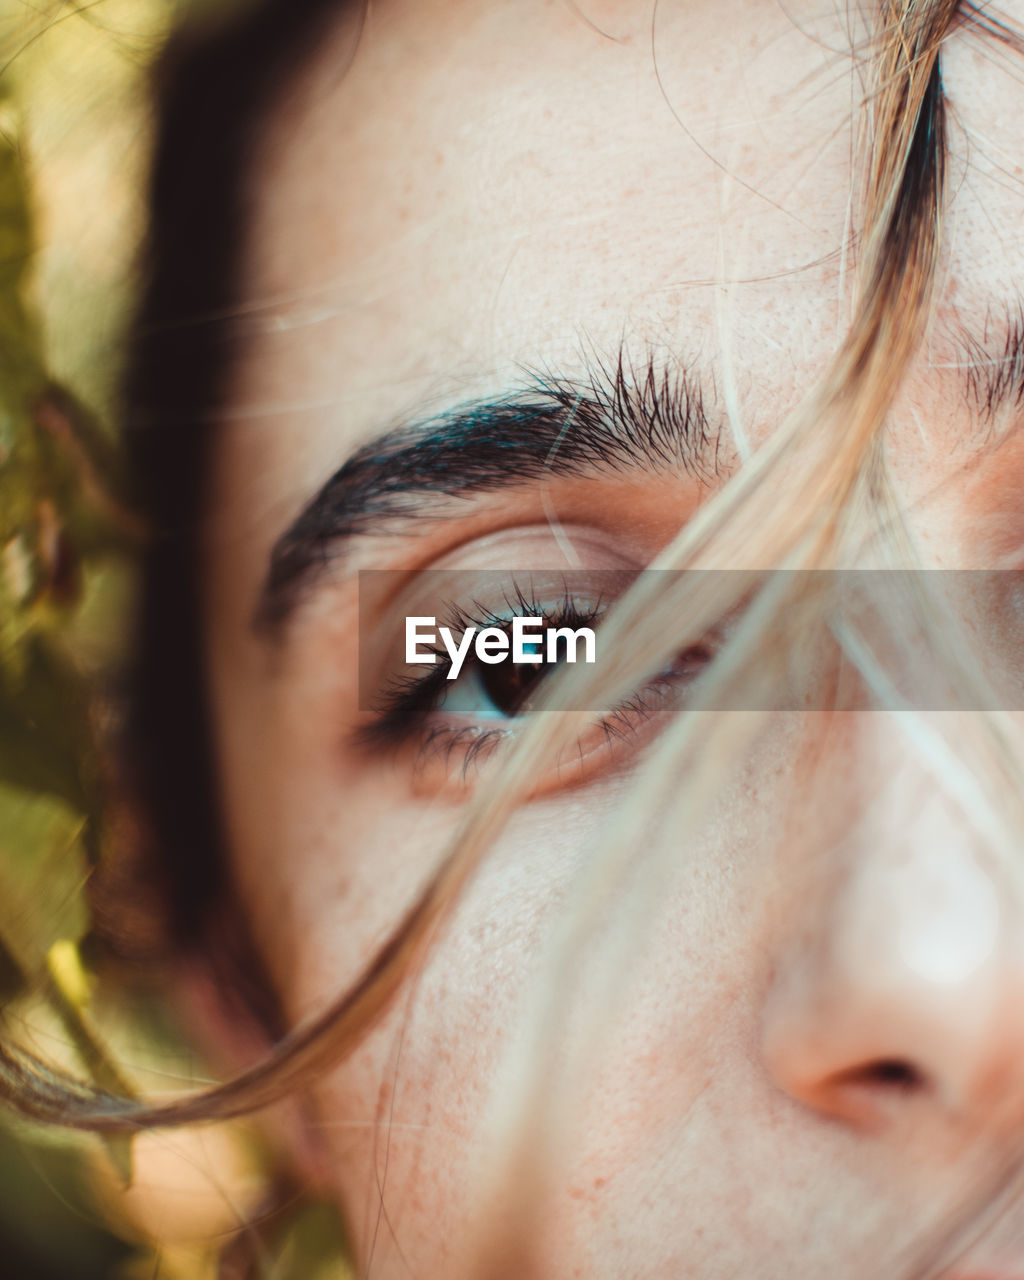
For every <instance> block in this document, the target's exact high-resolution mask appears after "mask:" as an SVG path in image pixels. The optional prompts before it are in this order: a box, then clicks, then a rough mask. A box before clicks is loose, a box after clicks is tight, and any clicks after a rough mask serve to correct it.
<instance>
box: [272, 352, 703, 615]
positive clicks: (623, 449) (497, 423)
mask: <svg viewBox="0 0 1024 1280" xmlns="http://www.w3.org/2000/svg"><path fill="white" fill-rule="evenodd" d="M718 442H719V433H718V431H717V430H715V431H713V430H712V429H711V427H710V425H709V420H708V415H707V412H706V409H705V397H704V394H703V391H702V389H701V386H700V384H699V382H698V381H697V380H696V378H695V376H694V375H693V374H692V372H691V371H690V370H689V369H686V368H683V367H679V366H673V367H665V368H661V369H659V368H658V367H657V366H656V364H655V363H654V361H653V360H649V361H648V363H647V364H646V365H645V366H644V367H643V369H642V371H641V373H640V375H639V376H638V374H637V370H636V369H635V367H634V366H633V365H632V364H630V362H629V361H628V360H627V358H626V357H625V355H624V354H621V353H620V356H619V359H618V361H617V363H615V364H614V365H611V366H608V365H605V364H603V363H601V362H600V361H595V362H594V363H593V364H592V367H591V368H589V369H588V372H587V375H586V377H585V378H584V379H583V380H582V381H578V380H573V379H568V378H561V377H555V376H549V375H541V374H532V375H530V377H529V381H528V384H527V385H526V386H525V387H523V388H522V389H521V390H519V391H516V392H513V393H511V394H509V395H507V396H504V397H501V398H499V399H496V400H481V401H473V402H470V403H468V404H464V405H462V406H459V407H456V408H455V409H453V410H451V411H450V412H447V413H443V414H439V415H437V416H434V417H430V418H427V419H426V420H424V421H420V422H417V423H412V424H409V425H405V426H400V427H397V428H395V429H393V430H391V431H388V432H386V433H385V434H384V435H382V436H380V437H378V438H377V439H376V440H374V441H372V442H371V443H370V444H368V445H366V446H365V447H364V448H362V449H360V450H359V451H358V452H357V453H356V454H354V455H353V456H352V457H351V458H350V459H349V460H348V461H347V462H346V463H345V464H344V466H342V467H341V468H340V469H339V470H338V471H336V472H335V473H334V475H332V476H331V477H330V479H329V480H328V481H327V482H326V483H325V484H324V485H323V486H322V488H321V489H320V490H319V492H318V493H317V494H316V495H315V496H314V497H313V499H312V500H311V501H310V502H309V503H308V504H307V506H306V507H305V508H304V509H303V511H302V512H301V513H300V514H299V516H298V517H297V518H296V519H295V520H294V521H293V522H292V523H291V524H290V525H289V526H288V528H287V529H286V530H285V531H284V533H283V534H282V535H281V536H280V537H279V538H278V539H277V541H276V542H275V543H274V546H273V549H272V551H271V555H270V565H269V569H268V572H267V576H266V579H265V582H264V585H263V590H262V592H261V596H260V600H259V604H258V607H257V610H256V614H255V617H254V625H255V627H256V628H257V630H259V631H269V632H278V631H279V630H280V629H281V628H282V627H283V626H284V625H285V623H286V622H287V621H288V619H289V617H290V616H291V615H292V614H293V612H294V610H295V608H296V607H297V605H298V603H299V601H300V600H301V599H302V597H303V595H304V594H305V592H306V591H307V590H308V589H309V587H310V584H311V583H312V582H313V580H314V579H315V577H316V576H317V573H318V572H319V571H320V570H322V569H323V568H324V567H325V566H326V565H327V564H329V563H330V561H331V558H332V553H333V552H334V551H335V550H336V548H337V546H338V544H339V542H341V540H343V539H345V538H349V537H352V536H354V535H358V534H365V533H381V532H390V531H391V529H392V528H393V527H394V526H395V524H396V523H397V524H399V525H401V524H403V523H405V522H408V521H409V520H411V519H414V518H416V517H418V516H422V515H424V514H428V513H429V514H432V515H433V514H437V512H436V510H434V509H432V506H433V504H436V502H437V500H438V499H440V500H442V502H443V501H444V500H450V499H465V498H471V497H475V496H477V495H479V494H483V493H488V492H494V491H496V490H499V489H505V488H511V487H514V486H516V485H520V484H526V483H529V482H530V481H532V480H536V479H538V478H539V477H541V476H542V475H551V476H576V475H588V474H600V473H608V472H622V471H626V470H636V469H647V470H658V471H665V470H671V469H676V470H682V471H683V472H684V473H686V474H689V475H690V476H692V477H693V478H695V479H697V480H698V481H699V482H701V483H704V484H708V483H710V482H711V481H712V480H713V479H714V478H715V476H717V474H718ZM425 498H427V499H431V500H432V501H431V502H427V503H425V502H424V501H423V500H424V499H425Z"/></svg>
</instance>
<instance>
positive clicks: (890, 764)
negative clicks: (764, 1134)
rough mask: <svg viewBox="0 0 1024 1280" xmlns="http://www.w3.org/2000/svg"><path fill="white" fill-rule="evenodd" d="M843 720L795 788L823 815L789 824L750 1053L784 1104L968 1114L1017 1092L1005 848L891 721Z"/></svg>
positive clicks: (872, 1113) (883, 1113)
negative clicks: (758, 1049) (795, 856)
mask: <svg viewBox="0 0 1024 1280" xmlns="http://www.w3.org/2000/svg"><path fill="white" fill-rule="evenodd" d="M898 714H899V713H893V715H894V716H897V717H898ZM851 715H853V716H856V717H857V720H858V727H857V728H856V730H854V731H853V732H852V733H849V732H848V733H847V734H846V735H845V739H846V740H845V742H844V745H843V747H842V749H841V750H838V751H833V752H832V753H831V754H828V758H827V763H826V764H825V765H824V766H823V767H822V768H820V769H819V770H818V772H817V776H816V779H815V782H814V784H813V787H812V788H811V791H812V792H813V794H814V795H815V810H814V811H815V812H816V813H821V812H823V811H827V810H831V818H830V822H829V825H828V826H823V825H822V823H821V822H820V820H819V821H817V822H810V821H808V822H807V823H806V824H805V828H804V831H803V834H802V836H801V841H802V845H803V847H802V850H801V854H800V864H801V867H802V869H803V874H800V875H798V876H796V877H792V881H793V883H792V891H791V892H790V893H789V894H788V895H787V900H788V906H787V909H786V910H785V911H784V912H783V913H782V915H781V916H780V917H779V918H780V921H781V920H783V919H785V920H786V923H785V925H784V926H782V927H780V936H779V938H778V942H777V952H776V955H777V963H776V965H775V968H774V973H773V976H772V979H771V984H770V988H769V990H768V993H767V998H766V1003H765V1006H764V1024H763V1054H764V1060H765V1062H766V1064H767V1066H768V1068H769V1070H770V1071H771V1072H772V1074H773V1075H774V1077H775V1080H776V1081H777V1083H778V1084H779V1085H780V1086H781V1087H782V1088H783V1089H784V1090H785V1091H786V1092H787V1093H789V1094H790V1095H791V1096H792V1097H793V1098H795V1099H797V1100H798V1101H800V1102H801V1103H803V1104H805V1105H806V1106H808V1107H811V1108H813V1109H814V1110H816V1111H818V1112H820V1113H822V1114H824V1115H829V1116H833V1117H836V1118H839V1119H841V1120H844V1121H846V1122H848V1123H850V1124H852V1125H855V1126H858V1127H863V1128H869V1129H877V1128H879V1127H885V1126H887V1125H892V1124H896V1123H898V1122H899V1121H900V1120H901V1119H903V1118H904V1117H906V1116H907V1115H908V1114H909V1113H910V1111H911V1104H914V1108H913V1109H914V1114H917V1115H920V1114H922V1112H921V1107H922V1105H923V1106H924V1107H925V1111H926V1113H927V1114H928V1115H929V1116H931V1117H932V1118H933V1119H938V1118H939V1117H941V1118H942V1119H943V1120H944V1121H947V1122H948V1121H963V1120H964V1119H966V1118H968V1117H973V1118H975V1119H976V1120H978V1121H979V1122H982V1123H984V1121H985V1120H986V1118H987V1119H992V1117H993V1116H994V1113H995V1112H996V1110H997V1109H1000V1108H1005V1107H1006V1106H1007V1105H1009V1104H1010V1103H1011V1101H1014V1100H1016V1102H1017V1103H1019V1102H1020V1099H1021V1094H1022V1092H1024V910H1022V907H1021V896H1020V893H1019V888H1018V879H1017V876H1016V875H1015V874H1014V871H1015V868H1014V867H1013V865H1012V863H1013V859H1012V855H1007V853H1006V851H1005V850H1004V851H1000V850H999V849H997V848H994V847H993V839H992V836H991V833H990V829H988V828H985V827H984V826H982V825H980V824H978V823H977V822H976V821H974V820H973V819H972V816H971V814H969V813H967V812H965V811H964V810H963V809H962V808H960V807H958V805H957V804H956V803H954V801H953V800H952V799H951V797H950V794H949V790H948V788H946V787H945V786H943V784H942V780H941V778H939V777H936V776H935V775H934V774H932V773H930V772H929V771H928V770H927V769H926V768H924V767H923V766H922V765H921V764H920V762H917V761H915V760H914V759H913V757H914V750H915V749H914V748H913V746H911V745H910V743H909V742H908V740H907V737H906V734H905V733H902V732H899V728H900V726H898V725H894V724H893V716H892V715H886V714H885V713H877V712H874V713H871V712H868V713H851ZM883 741H884V742H886V743H887V745H888V750H885V749H884V748H883V747H882V745H881V744H882V742H883ZM900 743H903V744H905V745H904V746H903V748H902V749H901V748H900V746H899V745H898V744H900ZM821 758H822V757H819V760H820V759H821ZM866 758H871V759H872V760H873V765H872V767H870V768H865V767H863V762H864V760H865V759H866ZM897 761H898V763H897ZM982 831H987V832H988V834H986V835H982V834H981V832H982ZM798 843H799V842H798ZM792 865H793V864H792V863H790V867H792ZM794 903H795V904H796V905H794ZM783 928H784V929H785V932H784V934H783V932H782V930H783Z"/></svg>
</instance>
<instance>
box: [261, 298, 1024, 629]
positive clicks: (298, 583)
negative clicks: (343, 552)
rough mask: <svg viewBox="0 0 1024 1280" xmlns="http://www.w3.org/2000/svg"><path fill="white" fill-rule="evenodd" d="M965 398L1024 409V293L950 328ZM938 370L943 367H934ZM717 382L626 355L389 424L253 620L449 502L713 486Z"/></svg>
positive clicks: (316, 509)
mask: <svg viewBox="0 0 1024 1280" xmlns="http://www.w3.org/2000/svg"><path fill="white" fill-rule="evenodd" d="M953 340H954V346H955V348H956V349H957V351H958V353H959V358H958V359H957V360H956V361H955V362H953V364H952V365H946V366H944V367H946V368H950V367H952V368H955V369H957V370H958V372H959V374H960V380H961V382H962V384H963V386H964V391H965V395H966V398H967V401H968V404H969V405H971V406H972V408H973V409H974V411H975V412H976V413H977V414H978V415H979V418H980V420H981V421H982V422H983V423H985V422H988V423H991V421H992V420H993V419H994V418H995V417H996V415H997V414H998V413H999V412H1000V411H1001V410H1003V409H1006V408H1010V409H1012V410H1017V411H1019V410H1020V409H1022V408H1024V299H1018V300H1017V301H1016V302H1015V304H1014V305H1012V306H1008V307H1006V308H1005V309H1004V310H1003V311H1002V313H1001V314H998V315H997V314H994V313H993V312H991V311H990V312H989V314H988V315H987V316H986V320H985V325H984V330H983V333H982V334H981V335H974V334H972V333H971V332H970V331H968V330H967V329H966V328H958V329H957V331H956V333H955V335H953ZM937 367H942V366H937ZM713 388H714V383H713V379H712V378H711V377H710V375H708V374H705V375H704V377H703V381H702V380H701V379H699V378H698V377H697V374H696V372H695V371H694V370H693V369H692V368H691V367H689V366H685V365H681V364H672V365H664V366H661V367H659V365H658V363H657V361H656V360H655V358H654V357H653V356H649V357H648V359H647V361H646V363H645V364H644V365H643V366H642V367H641V369H640V371H639V373H638V370H637V367H636V366H635V365H634V364H633V363H632V362H631V361H630V359H629V358H628V356H627V354H626V351H625V348H624V347H623V348H620V351H619V355H618V358H617V360H616V361H615V363H614V364H609V363H605V362H604V361H602V360H600V359H591V360H590V361H588V362H587V364H586V372H585V374H584V376H583V377H582V379H573V378H568V377H560V376H555V375H549V374H539V373H532V374H528V380H527V383H526V385H525V386H524V387H522V388H520V389H519V390H518V391H513V392H511V393H509V394H508V395H505V396H502V397H499V398H497V399H493V400H475V401H472V402H470V403H467V404H463V405H461V406H457V407H455V408H454V409H452V410H450V411H448V412H445V413H441V414H437V415H434V416H431V417H428V418H425V419H422V420H420V421H417V422H411V423H407V424H405V425H402V426H398V427H395V428H393V429H391V430H389V431H387V432H385V433H384V434H383V435H381V436H379V437H378V438H377V439H375V440H373V441H371V442H370V443H369V444H368V445H366V446H364V447H363V448H362V449H360V450H359V451H358V452H356V453H355V454H354V455H353V456H352V457H351V458H350V459H349V460H348V461H347V462H346V463H345V464H344V465H343V466H342V467H340V468H339V469H338V470H337V471H335V472H334V474H333V475H332V476H331V477H330V479H328V480H327V482H326V483H325V484H324V485H323V486H322V487H321V488H320V489H319V490H318V492H317V493H316V494H315V496H314V497H313V498H312V500H311V501H310V502H309V503H308V504H307V505H306V506H305V507H304V508H303V510H302V511H301V512H300V514H299V515H298V517H297V518H296V519H295V520H294V521H292V523H291V524H290V525H289V526H288V528H287V529H286V530H285V531H284V532H283V533H282V534H281V535H280V537H279V538H278V539H277V540H276V541H275V543H274V546H273V548H272V550H271V554H270V562H269V568H268V571H267V574H266V577H265V579H264V583H263V587H262V590H261V593H260V598H259V602H258V604H257V607H256V610H255V613H254V615H253V626H254V628H255V630H256V631H257V632H259V633H263V634H269V635H270V636H277V635H279V634H280V633H281V631H282V630H283V629H284V627H285V626H286V625H287V623H288V621H289V619H290V618H291V617H292V616H293V614H294V613H295V611H296V609H297V608H298V606H299V603H300V602H301V601H302V599H304V598H305V596H306V594H307V592H308V591H309V590H310V589H311V586H312V584H313V583H314V582H315V580H316V578H317V576H318V575H319V574H320V573H321V572H322V571H323V570H325V569H326V568H327V567H328V566H329V565H330V564H331V563H332V562H333V560H334V559H335V558H336V555H337V551H338V548H339V547H340V546H341V545H342V544H343V543H344V542H345V540H346V539H348V538H352V537H355V536H358V535H360V534H382V533H390V532H393V531H395V530H396V529H400V528H405V527H407V526H408V525H409V523H410V522H412V521H415V520H416V519H422V518H425V517H426V518H430V517H433V518H437V517H438V516H440V515H447V514H450V512H449V511H448V510H446V509H445V508H446V505H447V503H448V502H449V501H450V500H453V499H454V500H458V499H471V498H474V497H477V496H479V495H481V494H485V493H493V492H496V491H500V490H505V489H512V488H515V487H516V486H519V485H524V484H528V483H530V482H531V481H535V480H537V479H539V478H541V477H542V476H550V477H564V476H584V475H599V474H608V473H622V472H625V471H638V470H647V471H653V472H666V471H672V470H677V471H680V470H681V471H682V472H683V473H684V474H687V475H689V476H691V477H692V478H694V479H695V480H697V481H698V482H699V483H700V484H703V485H708V486H709V485H711V484H713V483H714V482H715V481H716V480H718V479H721V477H722V471H721V468H720V465H719V461H720V460H719V447H720V443H721V430H720V427H719V426H718V425H716V426H714V427H713V426H712V425H711V421H712V420H711V418H710V417H709V412H708V408H707V406H708V405H709V404H710V403H712V401H713V394H709V389H710V391H711V393H713Z"/></svg>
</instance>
